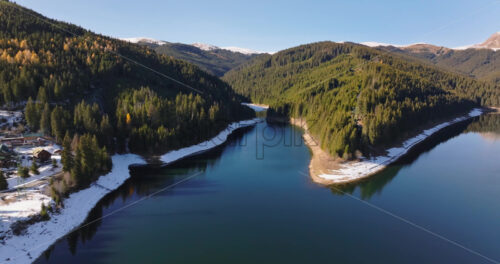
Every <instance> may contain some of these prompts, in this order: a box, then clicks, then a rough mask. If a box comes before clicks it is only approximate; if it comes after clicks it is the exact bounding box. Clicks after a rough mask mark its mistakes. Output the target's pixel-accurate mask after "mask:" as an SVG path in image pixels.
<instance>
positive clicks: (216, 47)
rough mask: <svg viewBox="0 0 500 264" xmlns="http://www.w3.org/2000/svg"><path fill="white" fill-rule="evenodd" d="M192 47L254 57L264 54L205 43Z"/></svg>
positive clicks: (194, 44)
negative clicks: (253, 55)
mask: <svg viewBox="0 0 500 264" xmlns="http://www.w3.org/2000/svg"><path fill="white" fill-rule="evenodd" d="M191 45H192V46H195V47H197V48H199V49H201V50H205V51H210V50H218V49H223V50H229V51H232V52H239V53H242V54H245V55H252V54H259V53H262V52H259V51H255V50H251V49H246V48H240V47H218V46H215V45H211V44H205V43H193V44H191Z"/></svg>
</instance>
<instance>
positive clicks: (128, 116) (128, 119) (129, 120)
mask: <svg viewBox="0 0 500 264" xmlns="http://www.w3.org/2000/svg"><path fill="white" fill-rule="evenodd" d="M125 122H126V123H127V125H130V123H131V122H132V118H131V117H130V114H129V113H127V119H126V120H125Z"/></svg>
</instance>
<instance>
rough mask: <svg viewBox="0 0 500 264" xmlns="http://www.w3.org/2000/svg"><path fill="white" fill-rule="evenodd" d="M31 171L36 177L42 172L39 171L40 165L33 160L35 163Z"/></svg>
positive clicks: (32, 163)
mask: <svg viewBox="0 0 500 264" xmlns="http://www.w3.org/2000/svg"><path fill="white" fill-rule="evenodd" d="M30 171H31V173H33V174H35V175H39V174H40V172H39V171H38V164H36V162H35V161H34V160H33V162H31V168H30Z"/></svg>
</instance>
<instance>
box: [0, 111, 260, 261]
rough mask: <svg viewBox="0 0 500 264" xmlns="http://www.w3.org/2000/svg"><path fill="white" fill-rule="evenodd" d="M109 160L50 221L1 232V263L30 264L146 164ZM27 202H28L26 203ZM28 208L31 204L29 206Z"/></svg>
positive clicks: (215, 141)
mask: <svg viewBox="0 0 500 264" xmlns="http://www.w3.org/2000/svg"><path fill="white" fill-rule="evenodd" d="M260 121H262V119H260V118H254V119H250V120H244V121H240V122H234V123H232V124H230V125H229V126H228V127H227V128H226V129H225V130H223V131H221V132H220V133H219V134H218V135H217V136H216V137H214V138H212V139H211V140H207V141H205V142H202V143H200V144H197V145H194V146H191V147H186V148H182V149H179V150H174V151H170V152H168V153H166V154H164V155H162V156H161V160H162V161H163V162H165V163H170V162H174V161H176V160H179V159H181V158H184V157H186V156H190V155H194V154H197V153H199V152H203V151H206V150H209V149H211V148H213V147H216V146H218V145H220V144H222V143H224V142H225V141H226V140H227V137H228V136H229V134H231V133H232V132H233V131H234V130H236V129H238V128H242V127H247V126H251V125H254V124H256V123H258V122H260ZM112 159H113V169H112V171H111V172H110V173H108V174H106V175H103V176H101V177H99V179H98V180H97V181H96V182H95V183H93V184H92V185H91V186H90V187H89V188H87V189H84V190H81V191H78V192H76V193H72V194H71V195H70V196H69V197H68V198H67V199H65V200H64V208H63V209H61V211H60V213H56V214H51V219H50V220H49V221H46V222H38V223H35V224H33V225H30V226H29V227H28V228H27V229H26V232H25V233H24V234H22V235H19V236H14V235H12V234H6V233H4V234H3V235H6V236H7V237H6V238H5V239H4V240H3V241H0V243H1V246H0V262H2V263H31V262H32V261H34V260H35V259H36V258H38V256H40V255H41V254H42V253H43V252H44V251H45V250H46V249H47V248H48V247H49V246H50V245H52V244H53V243H54V242H55V241H57V240H58V239H59V238H61V237H63V236H65V235H66V234H68V233H69V232H71V231H72V230H74V229H75V228H77V227H78V226H79V225H80V224H81V223H82V222H83V221H85V219H86V218H87V215H88V213H89V212H90V210H92V208H94V207H95V205H96V204H97V203H98V202H99V201H100V200H101V198H102V197H104V196H105V195H106V194H108V193H110V192H111V191H113V190H115V189H117V188H118V187H120V186H121V185H122V184H123V183H124V182H125V181H126V180H127V179H128V178H129V177H130V173H129V166H130V165H131V164H144V163H145V162H146V161H145V160H144V159H143V158H142V157H140V156H139V155H135V154H124V155H114V156H113V157H112ZM37 195H38V196H37V197H34V198H35V199H42V200H46V199H48V200H47V201H50V200H51V199H50V198H49V197H48V196H46V195H43V194H40V193H38V194H37ZM38 202H39V201H38ZM27 203H29V201H28V202H27ZM40 203H41V202H39V203H38V204H36V205H34V206H35V207H37V208H40ZM47 203H48V202H47ZM17 205H18V207H15V206H16V204H13V205H12V206H14V207H15V208H14V207H13V208H10V209H12V211H15V210H18V209H23V208H24V210H25V211H27V210H26V209H27V208H25V207H26V206H28V204H17ZM23 206H24V207H23ZM30 206H33V205H32V204H31V205H30ZM21 207H22V208H21ZM30 208H31V207H30ZM1 210H2V211H3V210H4V208H3V207H2V209H1ZM2 221H3V217H2ZM6 224H7V223H6ZM2 225H3V223H2ZM4 227H6V225H4ZM1 228H2V226H1V225H0V234H2V232H1V231H2V229H1ZM7 228H8V226H7Z"/></svg>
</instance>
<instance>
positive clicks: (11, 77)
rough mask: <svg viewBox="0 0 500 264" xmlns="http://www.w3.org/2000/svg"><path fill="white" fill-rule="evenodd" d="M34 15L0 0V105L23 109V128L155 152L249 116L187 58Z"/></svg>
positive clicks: (59, 137) (223, 86)
mask: <svg viewBox="0 0 500 264" xmlns="http://www.w3.org/2000/svg"><path fill="white" fill-rule="evenodd" d="M39 17H41V15H39V14H36V13H34V12H33V11H31V10H28V9H25V8H22V7H20V6H18V5H16V4H14V3H9V2H6V1H2V2H0V29H1V30H0V104H1V105H5V106H10V107H16V106H17V107H21V108H22V107H24V108H25V114H26V120H27V124H28V126H29V128H30V129H31V130H32V131H43V132H44V133H46V134H48V135H51V136H54V137H55V138H56V139H57V140H58V141H59V142H62V140H63V138H64V135H65V134H66V132H69V134H70V135H71V136H73V135H74V134H79V135H85V134H89V135H94V136H95V137H96V139H97V141H98V143H99V146H105V147H106V148H107V149H108V151H109V150H114V149H116V150H119V151H120V150H124V149H125V148H126V144H127V142H128V145H129V147H130V149H131V150H132V151H136V152H148V153H151V152H155V153H158V152H164V151H167V150H169V149H172V148H176V147H180V146H185V145H186V144H192V143H196V142H199V141H200V140H203V139H207V138H209V137H211V136H214V135H215V134H217V133H218V132H219V131H220V130H222V129H223V128H225V126H227V124H229V123H230V122H233V121H236V120H241V119H245V118H249V117H252V116H253V112H252V110H250V109H248V108H246V107H244V106H241V104H240V98H239V96H237V95H236V94H235V93H234V92H233V91H232V89H231V87H230V86H229V85H228V84H226V83H224V82H222V81H221V80H219V79H218V78H217V77H215V76H212V75H210V74H208V73H206V72H204V71H202V70H200V69H199V68H197V67H196V66H194V65H192V64H189V63H186V62H183V61H180V60H176V59H173V58H171V57H168V56H164V55H158V54H156V53H155V52H154V51H152V50H150V49H148V48H146V47H141V46H139V45H135V44H130V43H126V42H123V41H120V40H116V39H112V38H108V37H105V36H101V35H97V34H94V33H92V32H90V31H87V30H85V29H82V28H80V27H77V26H74V25H71V24H68V23H63V22H58V21H55V20H51V19H48V18H43V19H40V18H39ZM138 64H141V65H138ZM142 65H143V66H144V67H143V66H142ZM148 68H150V69H154V71H152V70H149V69H148ZM157 72H159V73H160V74H158V73H157ZM162 75H165V76H167V77H165V76H162ZM169 77H170V78H172V79H175V80H172V79H170V78H169ZM177 81H178V82H177ZM180 82H181V83H182V84H181V83H180ZM114 139H116V141H115V140H114ZM127 139H128V140H127Z"/></svg>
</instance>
